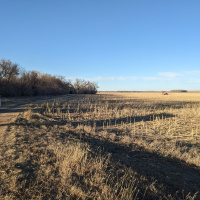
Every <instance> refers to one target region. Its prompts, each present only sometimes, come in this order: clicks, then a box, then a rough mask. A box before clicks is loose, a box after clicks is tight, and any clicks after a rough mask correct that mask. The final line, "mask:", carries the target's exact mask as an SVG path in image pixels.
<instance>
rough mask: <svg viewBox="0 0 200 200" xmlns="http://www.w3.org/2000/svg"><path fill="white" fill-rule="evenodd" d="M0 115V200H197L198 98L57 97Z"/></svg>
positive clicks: (139, 95)
mask: <svg viewBox="0 0 200 200" xmlns="http://www.w3.org/2000/svg"><path fill="white" fill-rule="evenodd" d="M0 116H1V118H0V119H1V120H0V129H1V132H0V199H9V200H10V199H11V200H12V199H13V200H14V199H144V200H145V199H147V200H148V199H171V200H172V199H173V200H174V199H187V200H189V199H190V200H191V199H200V193H199V192H200V93H171V94H169V95H166V96H165V95H162V94H161V93H116V92H113V93H112V92H110V93H108V92H105V93H103V92H101V93H100V94H97V95H73V97H72V98H68V97H64V96H63V97H62V98H60V99H59V98H57V99H53V100H52V99H49V100H44V101H42V102H39V101H35V102H33V103H31V102H28V103H26V104H23V105H22V104H19V105H16V106H15V105H13V106H12V107H9V108H7V107H5V108H3V109H1V110H0ZM2 116H3V117H2Z"/></svg>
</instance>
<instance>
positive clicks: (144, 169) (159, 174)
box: [60, 132, 200, 199]
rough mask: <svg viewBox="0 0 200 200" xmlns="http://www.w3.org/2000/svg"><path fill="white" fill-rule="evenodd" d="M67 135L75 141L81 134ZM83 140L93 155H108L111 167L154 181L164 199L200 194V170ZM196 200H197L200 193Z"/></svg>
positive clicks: (144, 152) (93, 139) (103, 141)
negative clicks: (167, 196)
mask: <svg viewBox="0 0 200 200" xmlns="http://www.w3.org/2000/svg"><path fill="white" fill-rule="evenodd" d="M70 134H72V135H73V137H76V138H79V137H80V134H77V133H75V132H71V133H70ZM60 137H61V139H62V140H64V139H66V138H65V133H62V134H60ZM66 137H69V136H68V135H66ZM82 140H83V141H84V142H86V143H88V144H89V146H90V148H91V149H92V152H94V154H95V155H96V154H98V153H99V152H100V151H101V154H102V155H107V153H110V155H111V162H112V163H113V165H115V164H117V163H120V164H121V165H122V166H126V167H128V168H131V169H132V170H133V171H134V172H137V173H138V174H139V175H142V176H144V177H146V178H148V180H150V182H154V181H156V182H157V185H160V186H163V188H164V189H165V192H166V195H168V194H172V195H174V196H177V198H178V199H180V198H183V196H182V191H184V194H188V193H190V194H191V195H194V194H195V193H196V192H198V191H200V168H199V167H196V166H194V165H188V164H187V163H186V162H185V161H182V160H179V159H176V158H169V157H164V156H162V155H160V154H158V153H156V152H154V153H152V152H148V151H147V150H145V149H141V147H139V146H138V147H137V146H131V145H130V146H127V145H123V144H119V143H115V142H111V141H109V140H106V139H100V137H99V138H97V137H91V136H89V135H86V134H83V135H82ZM177 191H179V193H177ZM147 199H149V198H147ZM150 199H151V198H150ZM158 199H160V198H158ZM197 199H200V194H199V193H198V194H197Z"/></svg>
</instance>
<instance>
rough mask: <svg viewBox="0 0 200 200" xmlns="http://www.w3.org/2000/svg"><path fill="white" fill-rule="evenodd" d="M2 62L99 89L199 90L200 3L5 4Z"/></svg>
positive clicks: (28, 0)
mask: <svg viewBox="0 0 200 200" xmlns="http://www.w3.org/2000/svg"><path fill="white" fill-rule="evenodd" d="M0 58H5V59H10V60H11V61H13V62H15V63H18V64H19V65H20V66H21V67H23V68H25V69H26V70H27V71H29V70H37V71H39V72H42V73H49V74H52V75H62V76H65V77H66V79H72V80H74V79H75V78H84V79H85V80H90V81H97V82H98V85H99V90H171V89H187V90H200V1H199V0H0Z"/></svg>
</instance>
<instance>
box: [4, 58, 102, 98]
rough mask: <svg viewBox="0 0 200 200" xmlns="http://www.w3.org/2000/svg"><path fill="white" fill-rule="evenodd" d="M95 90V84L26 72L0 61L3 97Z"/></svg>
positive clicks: (82, 92)
mask: <svg viewBox="0 0 200 200" xmlns="http://www.w3.org/2000/svg"><path fill="white" fill-rule="evenodd" d="M97 88H98V85H97V83H95V82H91V81H85V80H84V79H76V81H75V82H74V83H72V82H71V81H66V80H65V78H64V77H63V76H53V75H50V74H43V73H40V72H38V71H28V72H26V71H24V70H21V69H20V67H19V66H18V64H16V63H13V62H11V61H10V60H6V59H1V60H0V95H1V96H4V97H11V96H12V97H14V96H40V95H64V94H96V92H97Z"/></svg>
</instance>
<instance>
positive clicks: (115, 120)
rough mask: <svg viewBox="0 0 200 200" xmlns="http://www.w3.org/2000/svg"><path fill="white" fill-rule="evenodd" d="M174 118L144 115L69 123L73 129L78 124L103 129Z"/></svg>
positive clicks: (167, 115)
mask: <svg viewBox="0 0 200 200" xmlns="http://www.w3.org/2000/svg"><path fill="white" fill-rule="evenodd" d="M172 117H175V115H172V114H169V113H160V114H155V115H154V114H151V115H144V116H136V117H135V116H131V117H130V116H129V117H120V118H112V119H105V120H96V119H94V120H90V121H86V120H85V121H84V120H82V121H78V122H71V125H72V126H74V127H77V126H78V125H79V124H83V125H90V126H92V127H93V126H96V127H103V126H106V125H108V126H118V125H121V124H122V123H123V124H129V123H131V124H134V123H137V122H141V121H144V122H147V121H154V120H155V119H167V118H172Z"/></svg>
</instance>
